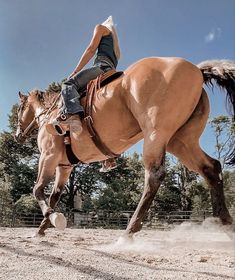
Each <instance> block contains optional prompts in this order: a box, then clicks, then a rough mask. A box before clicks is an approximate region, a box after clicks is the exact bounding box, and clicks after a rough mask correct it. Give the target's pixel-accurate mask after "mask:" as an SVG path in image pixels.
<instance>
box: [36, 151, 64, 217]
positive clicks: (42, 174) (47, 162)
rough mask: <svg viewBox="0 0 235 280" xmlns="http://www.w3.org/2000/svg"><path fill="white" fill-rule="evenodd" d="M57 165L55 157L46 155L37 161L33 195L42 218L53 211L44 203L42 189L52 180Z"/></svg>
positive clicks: (42, 155)
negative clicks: (36, 176) (36, 175)
mask: <svg viewBox="0 0 235 280" xmlns="http://www.w3.org/2000/svg"><path fill="white" fill-rule="evenodd" d="M58 164H59V163H58V159H57V157H56V155H51V154H47V153H42V154H41V156H40V159H39V168H38V178H37V181H36V184H35V186H34V188H33V193H34V196H35V198H36V199H37V201H38V204H39V206H40V208H41V210H42V214H43V216H44V217H48V216H49V215H50V214H51V213H52V212H53V209H52V208H51V207H49V206H48V204H47V202H46V197H45V194H44V189H45V187H46V186H47V185H48V184H49V183H50V182H51V180H52V179H53V176H54V173H55V169H56V167H57V165H58Z"/></svg>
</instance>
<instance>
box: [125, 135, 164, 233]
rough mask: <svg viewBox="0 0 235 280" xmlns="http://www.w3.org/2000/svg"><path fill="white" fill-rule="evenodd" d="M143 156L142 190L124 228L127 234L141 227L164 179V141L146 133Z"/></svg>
mask: <svg viewBox="0 0 235 280" xmlns="http://www.w3.org/2000/svg"><path fill="white" fill-rule="evenodd" d="M143 158H144V165H145V185H144V191H143V194H142V197H141V199H140V202H139V204H138V206H137V208H136V210H135V212H134V215H133V216H132V218H131V220H130V223H129V225H128V227H127V229H126V234H127V235H129V236H130V235H132V234H134V233H135V232H137V231H139V230H140V229H141V228H142V224H143V223H142V221H143V218H144V216H145V214H146V212H147V211H148V209H149V207H150V205H151V203H152V201H153V199H154V197H155V194H156V193H157V190H158V188H159V186H160V184H161V182H162V180H163V179H164V175H165V167H164V160H165V143H164V141H161V139H156V134H155V135H154V134H152V137H151V136H150V134H149V135H146V137H145V140H144V155H143Z"/></svg>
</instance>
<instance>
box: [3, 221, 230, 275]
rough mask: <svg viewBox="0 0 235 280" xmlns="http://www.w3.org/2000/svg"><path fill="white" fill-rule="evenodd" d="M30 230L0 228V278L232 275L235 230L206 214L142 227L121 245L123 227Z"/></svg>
mask: <svg viewBox="0 0 235 280" xmlns="http://www.w3.org/2000/svg"><path fill="white" fill-rule="evenodd" d="M34 233H35V228H0V267H1V269H0V279H4V280H11V279H17V280H21V279H22V280H44V279H45V280H46V279H47V280H48V279H49V280H50V279H52V280H54V279H56V280H72V279H73V280H77V279H83V280H86V279H87V280H88V279H89V280H90V279H96V280H98V279H104V280H111V279H113V280H127V279H135V280H138V279H143V280H145V279H146V280H151V279H158V280H167V279H174V280H183V279H186V280H188V279H190V280H201V279H203V280H213V279H216V280H222V279H235V254H234V249H235V243H234V234H232V233H231V234H229V235H227V234H226V233H225V232H224V230H223V229H222V228H221V227H220V226H218V225H216V224H212V223H211V221H210V220H207V221H206V222H204V223H203V224H202V225H200V226H199V225H192V224H189V223H188V224H181V225H180V226H176V227H175V228H174V229H172V230H170V231H157V230H142V231H141V232H140V233H138V234H137V235H136V236H135V239H134V242H133V243H132V244H125V245H124V244H119V243H117V242H116V241H117V240H118V238H119V236H120V235H121V234H122V233H123V231H121V230H104V229H66V230H65V231H63V232H59V231H57V230H56V229H53V228H51V229H49V230H48V231H47V235H46V236H45V237H43V238H39V237H32V236H33V234H34ZM231 238H233V241H232V239H231Z"/></svg>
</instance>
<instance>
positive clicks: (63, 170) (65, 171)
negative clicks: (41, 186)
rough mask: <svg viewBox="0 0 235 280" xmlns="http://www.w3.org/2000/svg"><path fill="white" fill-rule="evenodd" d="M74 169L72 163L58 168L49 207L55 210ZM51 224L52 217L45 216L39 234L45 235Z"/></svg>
mask: <svg viewBox="0 0 235 280" xmlns="http://www.w3.org/2000/svg"><path fill="white" fill-rule="evenodd" d="M72 169H73V167H72V166H71V165H62V166H58V167H57V168H56V178H55V184H54V187H53V190H52V193H51V195H50V198H49V203H48V204H49V207H50V208H51V209H53V210H54V209H55V207H56V205H57V203H58V202H59V200H60V197H61V194H62V192H63V189H64V186H65V184H66V182H67V180H68V178H69V175H70V173H71V171H72ZM50 224H51V222H50V219H49V218H48V217H45V218H44V219H43V221H42V222H41V224H40V226H39V229H38V234H39V235H44V234H45V233H44V232H45V230H46V229H47V228H48V227H49V226H50Z"/></svg>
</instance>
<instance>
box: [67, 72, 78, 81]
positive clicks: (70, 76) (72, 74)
mask: <svg viewBox="0 0 235 280" xmlns="http://www.w3.org/2000/svg"><path fill="white" fill-rule="evenodd" d="M75 74H77V71H73V73H71V74H70V75H69V76H68V78H67V79H68V80H69V79H71V78H72V77H73V76H74V75H75Z"/></svg>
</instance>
